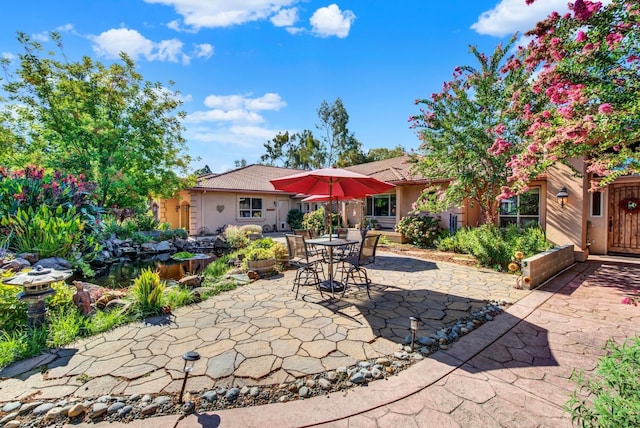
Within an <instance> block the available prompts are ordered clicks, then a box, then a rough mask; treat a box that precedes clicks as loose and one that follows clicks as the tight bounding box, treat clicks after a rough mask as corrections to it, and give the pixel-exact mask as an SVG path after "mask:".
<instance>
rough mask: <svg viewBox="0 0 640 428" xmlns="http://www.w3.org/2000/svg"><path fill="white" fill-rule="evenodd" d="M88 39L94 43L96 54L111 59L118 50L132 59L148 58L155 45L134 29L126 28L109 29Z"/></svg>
mask: <svg viewBox="0 0 640 428" xmlns="http://www.w3.org/2000/svg"><path fill="white" fill-rule="evenodd" d="M90 40H91V41H92V42H93V43H94V45H93V50H94V52H95V53H96V54H98V55H99V56H104V57H107V58H113V59H115V58H118V57H119V55H120V52H125V53H126V54H127V55H129V56H130V57H131V58H132V59H134V60H136V59H138V58H139V57H141V56H143V57H146V58H148V57H149V56H150V55H152V53H153V49H154V45H155V44H154V43H153V42H152V41H151V40H149V39H147V38H145V37H144V36H142V34H140V33H138V32H137V31H136V30H129V29H126V28H118V29H111V30H108V31H105V32H103V33H101V34H100V35H98V36H91V37H90Z"/></svg>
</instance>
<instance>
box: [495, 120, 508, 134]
mask: <svg viewBox="0 0 640 428" xmlns="http://www.w3.org/2000/svg"><path fill="white" fill-rule="evenodd" d="M504 129H505V128H504V124H503V123H501V124H499V125H497V126H495V127H494V128H493V132H495V133H496V134H498V135H502V134H503V133H504Z"/></svg>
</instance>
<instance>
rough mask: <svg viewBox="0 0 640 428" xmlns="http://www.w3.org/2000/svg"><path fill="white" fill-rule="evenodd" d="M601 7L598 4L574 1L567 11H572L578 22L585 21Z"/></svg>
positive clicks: (587, 0) (583, 0)
mask: <svg viewBox="0 0 640 428" xmlns="http://www.w3.org/2000/svg"><path fill="white" fill-rule="evenodd" d="M601 7H602V3H600V2H595V3H594V2H591V1H589V0H576V1H575V3H573V4H571V3H569V9H572V10H573V14H574V16H575V17H576V19H577V20H578V21H586V20H588V19H589V18H591V16H592V15H593V14H594V13H596V12H598V11H599V10H600V8H601Z"/></svg>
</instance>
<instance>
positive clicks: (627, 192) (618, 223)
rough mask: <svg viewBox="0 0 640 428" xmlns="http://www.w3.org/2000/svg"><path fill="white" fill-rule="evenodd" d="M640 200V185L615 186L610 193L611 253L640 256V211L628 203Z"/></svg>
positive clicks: (612, 186)
mask: <svg viewBox="0 0 640 428" xmlns="http://www.w3.org/2000/svg"><path fill="white" fill-rule="evenodd" d="M630 200H631V203H632V204H633V203H634V202H633V201H634V200H640V184H638V183H634V184H613V185H611V187H610V191H609V251H610V252H616V253H629V254H640V210H635V211H634V210H629V209H628V207H627V203H628V202H629V201H630Z"/></svg>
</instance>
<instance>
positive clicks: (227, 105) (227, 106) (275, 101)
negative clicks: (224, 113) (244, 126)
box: [204, 93, 287, 111]
mask: <svg viewBox="0 0 640 428" xmlns="http://www.w3.org/2000/svg"><path fill="white" fill-rule="evenodd" d="M204 105H205V106H207V107H209V108H218V109H223V110H231V109H240V108H243V109H246V110H250V111H260V110H276V111H277V110H280V109H281V108H282V107H285V106H286V105H287V103H286V102H284V101H282V99H281V98H280V95H278V94H274V93H266V94H264V95H263V96H262V97H258V98H247V97H245V96H243V95H209V96H207V97H206V98H205V99H204Z"/></svg>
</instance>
